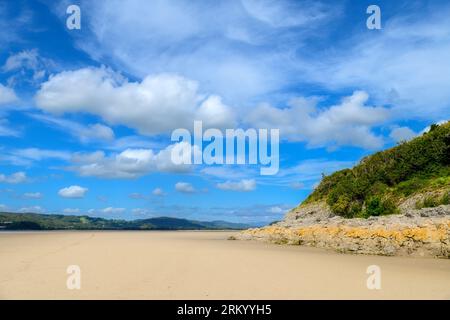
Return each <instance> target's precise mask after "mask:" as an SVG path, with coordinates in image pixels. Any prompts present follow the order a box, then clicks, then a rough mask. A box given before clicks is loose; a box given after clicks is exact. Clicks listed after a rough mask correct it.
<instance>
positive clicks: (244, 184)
mask: <svg viewBox="0 0 450 320" xmlns="http://www.w3.org/2000/svg"><path fill="white" fill-rule="evenodd" d="M216 186H217V188H219V189H221V190H229V191H240V192H248V191H253V190H255V189H256V181H255V180H254V179H242V180H241V181H237V182H233V181H226V182H222V183H218V184H217V185H216Z"/></svg>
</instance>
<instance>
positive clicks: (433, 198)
mask: <svg viewBox="0 0 450 320" xmlns="http://www.w3.org/2000/svg"><path fill="white" fill-rule="evenodd" d="M441 204H445V205H448V204H450V193H449V192H445V193H444V194H443V195H442V196H439V195H429V196H426V197H425V198H423V200H421V201H418V202H416V209H422V208H434V207H437V206H440V205H441Z"/></svg>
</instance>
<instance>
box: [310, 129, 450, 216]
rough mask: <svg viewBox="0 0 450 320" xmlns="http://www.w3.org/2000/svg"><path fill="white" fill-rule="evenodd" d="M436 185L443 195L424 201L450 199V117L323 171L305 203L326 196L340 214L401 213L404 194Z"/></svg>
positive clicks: (331, 205)
mask: <svg viewBox="0 0 450 320" xmlns="http://www.w3.org/2000/svg"><path fill="white" fill-rule="evenodd" d="M434 190H439V191H441V193H443V194H444V196H442V197H441V198H439V199H426V200H425V203H422V206H434V205H438V204H441V203H442V204H444V203H445V204H448V202H449V199H448V198H449V197H448V191H449V190H450V122H447V123H446V124H443V125H440V126H436V125H433V126H432V129H431V130H430V132H428V133H425V134H423V135H422V136H420V137H417V138H415V139H413V140H411V141H409V142H403V143H401V144H399V145H398V146H396V147H394V148H391V149H388V150H385V151H381V152H377V153H375V154H373V155H371V156H369V157H366V158H364V159H363V160H362V161H361V162H360V163H359V164H358V165H356V166H355V167H353V168H352V169H345V170H341V171H337V172H335V173H333V174H332V175H330V176H326V177H324V178H323V180H322V181H321V183H320V184H319V186H318V187H317V188H316V189H315V190H314V192H313V193H312V194H311V195H310V196H309V197H308V198H307V199H306V200H305V201H304V202H303V203H302V205H304V204H308V203H312V202H316V201H321V200H325V201H326V202H327V203H328V205H329V206H330V207H331V209H332V211H333V212H334V213H336V214H338V215H341V216H344V217H349V218H351V217H367V216H371V215H383V214H392V213H396V212H398V209H397V205H398V204H399V202H401V200H402V199H404V198H406V197H408V196H411V195H413V194H415V193H423V192H426V191H434Z"/></svg>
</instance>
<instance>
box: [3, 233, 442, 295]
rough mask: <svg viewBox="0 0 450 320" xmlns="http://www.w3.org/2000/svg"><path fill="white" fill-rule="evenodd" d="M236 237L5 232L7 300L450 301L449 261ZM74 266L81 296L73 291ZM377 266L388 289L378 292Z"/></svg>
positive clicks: (4, 285)
mask: <svg viewBox="0 0 450 320" xmlns="http://www.w3.org/2000/svg"><path fill="white" fill-rule="evenodd" d="M232 234H233V232H205V231H202V232H127V231H123V232H76V231H75V232H11V233H7V232H4V233H0V298H1V299H350V298H351V299H450V261H449V260H445V259H426V258H421V259H420V258H403V257H381V256H362V255H346V254H338V253H334V252H329V251H324V250H320V249H315V248H306V247H298V246H279V245H273V244H267V243H259V242H253V241H230V240H226V239H227V238H228V236H230V235H232ZM69 265H78V266H79V267H80V270H81V289H80V290H69V289H68V288H67V286H66V281H67V278H68V276H69V275H68V274H67V273H66V270H67V267H68V266H69ZM369 265H378V266H379V267H380V268H381V289H380V290H369V289H368V288H367V286H366V280H367V278H368V277H369V275H367V274H366V270H367V267H368V266H369Z"/></svg>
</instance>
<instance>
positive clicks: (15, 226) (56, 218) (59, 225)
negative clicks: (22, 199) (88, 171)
mask: <svg viewBox="0 0 450 320" xmlns="http://www.w3.org/2000/svg"><path fill="white" fill-rule="evenodd" d="M0 226H4V227H5V229H7V230H67V229H72V230H211V229H215V230H217V229H245V228H247V227H248V226H247V225H244V224H237V223H229V222H225V221H213V222H204V221H193V220H186V219H178V218H170V217H159V218H150V219H141V220H133V221H126V220H110V219H103V218H93V217H88V216H65V215H56V214H36V213H8V212H1V213H0Z"/></svg>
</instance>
